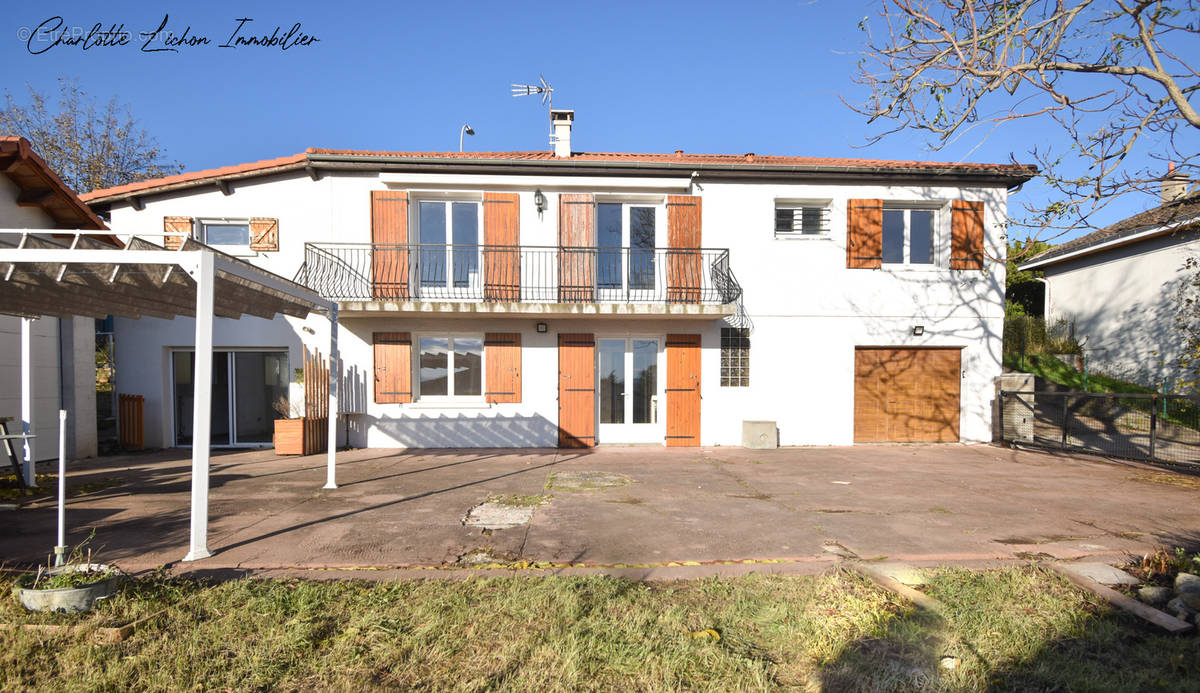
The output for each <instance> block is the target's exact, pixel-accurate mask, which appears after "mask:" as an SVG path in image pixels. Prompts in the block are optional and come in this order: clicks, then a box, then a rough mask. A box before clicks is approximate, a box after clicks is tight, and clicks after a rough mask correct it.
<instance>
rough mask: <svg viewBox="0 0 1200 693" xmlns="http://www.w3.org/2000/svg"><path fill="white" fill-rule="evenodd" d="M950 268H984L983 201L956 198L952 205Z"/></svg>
mask: <svg viewBox="0 0 1200 693" xmlns="http://www.w3.org/2000/svg"><path fill="white" fill-rule="evenodd" d="M950 269H965V270H981V269H983V203H982V202H967V201H966V200H955V201H954V202H953V203H952V204H951V206H950Z"/></svg>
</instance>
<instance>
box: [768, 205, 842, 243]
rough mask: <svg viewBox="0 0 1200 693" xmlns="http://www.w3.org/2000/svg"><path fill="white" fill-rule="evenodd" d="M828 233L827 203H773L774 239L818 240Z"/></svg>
mask: <svg viewBox="0 0 1200 693" xmlns="http://www.w3.org/2000/svg"><path fill="white" fill-rule="evenodd" d="M828 233H829V202H828V201H827V200H810V201H798V202H786V201H782V200H776V202H775V237H776V238H820V237H822V236H826V235H827V234H828Z"/></svg>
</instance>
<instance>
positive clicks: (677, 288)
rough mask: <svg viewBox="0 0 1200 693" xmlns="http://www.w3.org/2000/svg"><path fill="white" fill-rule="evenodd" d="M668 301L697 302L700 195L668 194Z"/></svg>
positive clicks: (699, 268) (699, 282)
mask: <svg viewBox="0 0 1200 693" xmlns="http://www.w3.org/2000/svg"><path fill="white" fill-rule="evenodd" d="M667 245H668V246H670V247H669V249H668V250H667V301H669V302H672V303H699V302H700V286H701V285H702V283H703V281H702V279H703V277H702V274H701V272H702V269H701V262H700V198H699V197H695V196H692V195H668V196H667Z"/></svg>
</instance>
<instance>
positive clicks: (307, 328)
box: [300, 325, 317, 334]
mask: <svg viewBox="0 0 1200 693" xmlns="http://www.w3.org/2000/svg"><path fill="white" fill-rule="evenodd" d="M300 329H302V330H304V331H305V332H307V333H309V334H316V333H317V331H316V330H314V329H313V328H311V327H309V326H308V325H305V326H304V327H301V328H300Z"/></svg>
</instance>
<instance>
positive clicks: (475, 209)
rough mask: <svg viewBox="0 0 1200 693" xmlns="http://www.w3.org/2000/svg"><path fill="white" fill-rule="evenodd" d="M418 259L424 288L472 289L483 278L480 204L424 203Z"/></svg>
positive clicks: (419, 211) (420, 214)
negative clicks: (481, 267) (480, 259)
mask: <svg viewBox="0 0 1200 693" xmlns="http://www.w3.org/2000/svg"><path fill="white" fill-rule="evenodd" d="M417 238H418V239H419V240H418V242H419V243H420V244H421V248H420V252H419V255H418V257H417V264H418V266H419V272H420V278H421V286H422V287H441V288H455V287H470V286H475V284H476V283H477V281H478V277H479V203H478V202H461V201H454V200H421V201H420V202H419V203H418V207H417Z"/></svg>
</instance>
